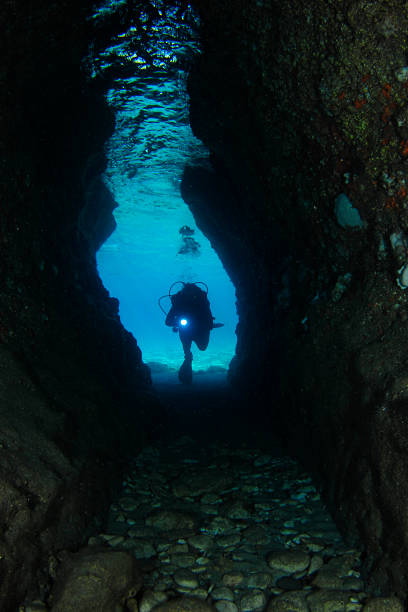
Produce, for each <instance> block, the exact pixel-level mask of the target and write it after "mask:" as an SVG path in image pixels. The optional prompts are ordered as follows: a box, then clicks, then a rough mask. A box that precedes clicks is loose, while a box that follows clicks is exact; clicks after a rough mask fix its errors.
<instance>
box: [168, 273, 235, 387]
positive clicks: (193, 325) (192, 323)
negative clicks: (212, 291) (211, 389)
mask: <svg viewBox="0 0 408 612" xmlns="http://www.w3.org/2000/svg"><path fill="white" fill-rule="evenodd" d="M178 283H181V284H182V285H183V287H182V289H181V290H180V291H178V292H177V293H173V294H172V293H171V290H172V288H173V287H174V285H176V284H178ZM198 285H204V287H205V288H206V291H203V290H202V289H200V287H198ZM207 294H208V287H207V285H206V284H205V283H201V282H198V283H183V282H182V281H177V282H176V283H173V285H172V286H171V287H170V289H169V293H168V295H166V296H165V295H163V296H162V297H161V298H160V299H159V306H160V308H161V309H162V310H163V312H164V313H165V314H166V312H165V310H164V309H163V308H162V306H161V303H160V301H161V300H162V299H163V298H164V297H169V298H170V300H171V308H170V310H169V312H168V313H167V315H166V322H165V323H166V325H168V326H169V327H172V328H173V331H174V332H179V336H180V340H181V344H182V345H183V350H184V362H183V364H182V366H181V368H180V370H179V374H178V377H179V380H180V382H182V383H183V384H190V383H191V382H192V380H193V370H192V361H193V354H192V352H191V344H192V342H195V343H196V345H197V347H198V348H199V349H200V351H205V349H206V348H207V346H208V342H209V340H210V331H211V330H212V329H215V328H217V327H222V326H223V325H224V324H223V323H214V317H213V316H212V314H211V309H210V302H209V301H208V298H207Z"/></svg>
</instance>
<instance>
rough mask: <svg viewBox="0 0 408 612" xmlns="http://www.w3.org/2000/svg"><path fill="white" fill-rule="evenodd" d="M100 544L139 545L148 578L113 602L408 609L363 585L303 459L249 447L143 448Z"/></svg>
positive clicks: (165, 607)
mask: <svg viewBox="0 0 408 612" xmlns="http://www.w3.org/2000/svg"><path fill="white" fill-rule="evenodd" d="M101 546H103V547H105V548H106V547H108V548H110V549H114V550H116V551H128V552H130V553H131V554H132V555H133V556H134V557H136V559H137V560H138V565H139V567H140V569H141V572H142V576H143V583H144V584H143V587H142V588H141V589H140V590H139V592H138V593H137V594H133V597H130V598H128V599H127V600H126V602H122V604H120V605H119V604H118V605H117V606H115V610H114V611H113V610H112V612H121V611H123V612H124V611H130V612H150V611H157V612H206V611H211V610H212V611H214V610H215V611H218V612H283V611H285V612H343V611H344V612H360V611H362V612H386V611H388V612H403V606H402V604H401V603H400V602H399V600H397V599H396V598H393V597H371V596H370V595H369V594H368V593H367V592H366V591H365V590H364V583H363V580H362V579H361V577H360V572H359V567H360V555H361V553H360V551H359V550H356V549H354V548H350V547H347V546H346V545H345V544H344V542H343V541H342V538H341V536H340V534H339V532H338V531H337V529H336V526H335V524H334V522H333V520H332V519H331V517H330V515H329V513H328V511H327V510H326V509H325V506H324V504H323V502H322V500H321V499H320V495H319V493H318V491H317V490H316V488H315V486H314V485H313V482H312V479H311V477H310V476H309V475H308V474H306V473H305V472H304V471H303V470H302V468H301V467H300V466H299V464H298V463H297V462H296V461H294V460H293V459H291V458H289V457H276V456H271V455H268V454H262V453H261V452H260V451H259V450H258V451H257V450H253V449H249V448H246V447H244V446H243V447H240V448H235V449H232V448H230V447H228V446H227V445H222V444H219V443H217V444H214V445H212V446H209V447H208V448H207V449H205V450H204V449H202V448H200V447H199V445H198V444H196V443H195V442H194V441H193V440H192V439H191V438H189V437H186V436H185V437H183V438H180V439H178V440H176V441H174V443H172V444H167V445H166V446H151V447H147V448H145V449H144V450H143V451H142V452H141V453H140V455H138V457H137V458H136V459H135V460H134V462H133V463H132V465H131V468H130V470H129V472H128V475H127V477H126V479H125V481H124V482H123V489H122V492H121V495H120V497H119V498H118V500H117V501H116V503H114V504H112V506H111V509H110V516H109V521H108V524H107V529H106V532H105V533H101V534H99V535H98V536H97V537H93V538H91V540H90V541H89V547H97V548H98V549H100V547H101ZM20 609H21V610H25V611H26V612H33V611H34V610H36V611H40V610H46V609H48V608H46V607H45V606H44V607H42V606H41V603H40V602H35V603H34V604H32V605H29V606H25V607H24V606H22V607H21V608H20ZM58 609H59V608H58Z"/></svg>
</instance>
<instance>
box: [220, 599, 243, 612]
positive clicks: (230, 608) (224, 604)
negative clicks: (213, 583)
mask: <svg viewBox="0 0 408 612" xmlns="http://www.w3.org/2000/svg"><path fill="white" fill-rule="evenodd" d="M215 609H216V610H217V611H218V612H238V608H237V606H236V605H235V604H234V603H233V602H232V601H228V600H225V599H220V600H219V601H217V602H215Z"/></svg>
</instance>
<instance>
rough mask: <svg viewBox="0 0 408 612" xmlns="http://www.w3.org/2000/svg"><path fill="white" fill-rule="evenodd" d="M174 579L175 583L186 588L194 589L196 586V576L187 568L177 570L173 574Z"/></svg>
mask: <svg viewBox="0 0 408 612" xmlns="http://www.w3.org/2000/svg"><path fill="white" fill-rule="evenodd" d="M174 581H175V582H176V584H178V585H179V586H182V587H185V588H186V589H195V588H197V587H198V579H197V577H196V576H194V574H192V573H191V572H189V571H188V570H178V571H177V572H176V573H175V574H174Z"/></svg>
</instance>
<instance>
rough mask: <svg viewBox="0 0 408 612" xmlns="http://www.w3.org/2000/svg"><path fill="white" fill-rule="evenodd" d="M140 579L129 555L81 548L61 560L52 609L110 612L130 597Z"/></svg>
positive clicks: (140, 581) (60, 610) (137, 588)
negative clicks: (81, 549)
mask: <svg viewBox="0 0 408 612" xmlns="http://www.w3.org/2000/svg"><path fill="white" fill-rule="evenodd" d="M142 584H143V579H142V576H141V573H140V572H139V571H138V569H137V567H136V562H135V560H134V558H133V557H132V555H130V554H128V553H124V552H114V551H111V550H99V551H98V550H95V549H93V548H91V549H84V550H83V551H80V552H79V553H76V554H73V555H69V556H68V557H67V558H66V559H65V560H64V562H63V564H62V566H61V568H60V571H59V574H58V580H57V581H56V584H55V585H54V587H53V591H52V609H53V611H54V612H75V611H76V612H112V610H115V607H116V606H117V607H119V606H120V605H123V604H124V603H125V602H126V600H127V599H128V598H133V597H134V596H135V595H136V594H137V593H138V592H139V591H140V589H141V587H142Z"/></svg>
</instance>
